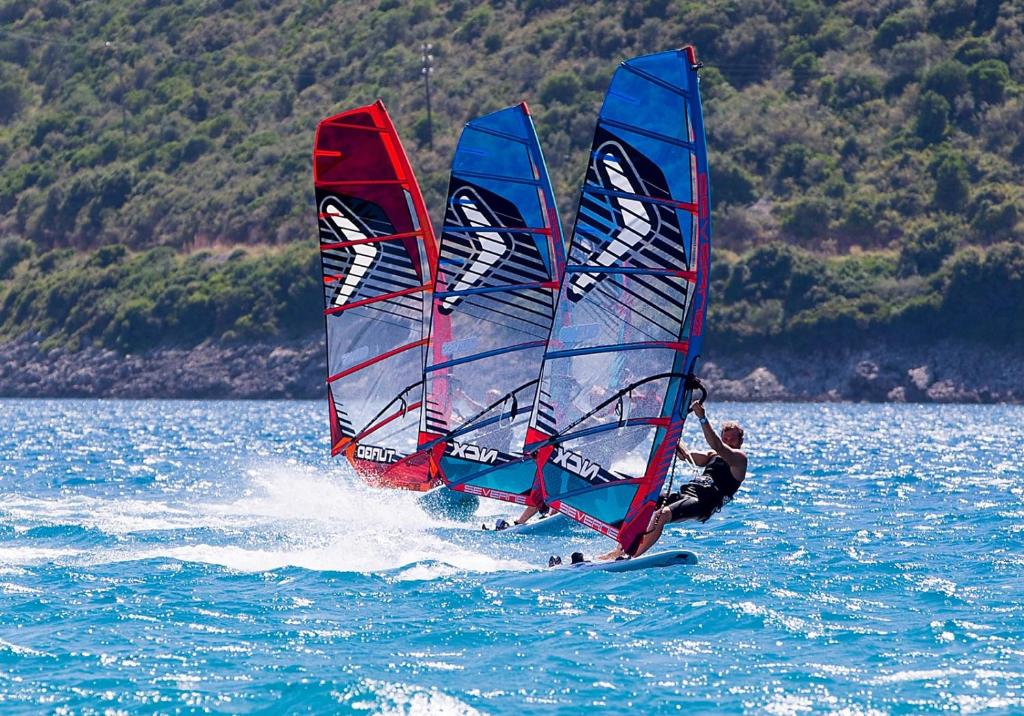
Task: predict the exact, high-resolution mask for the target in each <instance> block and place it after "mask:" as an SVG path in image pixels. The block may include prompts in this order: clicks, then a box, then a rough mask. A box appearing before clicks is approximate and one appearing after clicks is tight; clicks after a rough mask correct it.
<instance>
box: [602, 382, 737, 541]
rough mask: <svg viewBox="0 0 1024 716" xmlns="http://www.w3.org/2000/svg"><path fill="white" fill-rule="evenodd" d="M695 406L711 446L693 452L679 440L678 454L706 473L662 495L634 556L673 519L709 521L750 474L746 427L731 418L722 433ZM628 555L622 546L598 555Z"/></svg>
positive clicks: (658, 536)
mask: <svg viewBox="0 0 1024 716" xmlns="http://www.w3.org/2000/svg"><path fill="white" fill-rule="evenodd" d="M691 409H692V410H693V413H694V415H696V416H697V419H698V420H699V421H700V426H701V430H702V431H703V432H704V439H705V440H707V443H708V446H709V447H710V448H711V450H708V451H706V452H696V451H694V452H689V451H687V450H686V448H684V447H683V446H682V444H679V445H677V446H676V455H678V456H679V457H681V458H682V459H684V460H687V461H689V462H692V463H693V464H694V465H695V466H697V467H702V468H704V473H703V474H702V475H698V476H696V477H694V479H692V480H690V482H688V483H687V484H685V485H683V487H682V489H680V490H679V492H673V493H670V494H668V495H665V496H664V497H662V499H661V500H660V501H659V504H660V507H659V509H658V510H657V511H656V512H655V513H654V515H653V516H652V517H651V521H650V523H649V524H648V525H647V531H646V532H644V534H643V537H642V538H641V539H640V544H639V545H638V546H637V548H636V551H635V552H634V553H633V554H632V555H630V556H632V557H639V556H640V555H641V554H643V553H644V552H646V551H647V550H649V549H650V548H651V547H652V546H653V545H654V543H655V542H657V541H658V539H659V538H660V537H661V533H662V531H663V530H664V529H665V525H667V524H669V523H670V522H682V521H684V520H698V521H699V522H707V520H708V519H709V518H710V517H711V515H713V514H714V513H715V512H717V511H718V510H720V509H722V505H724V504H725V503H726V502H729V501H730V500H732V498H733V495H735V494H736V491H737V490H739V489H740V484H741V483H742V482H743V479H744V478H745V477H746V476H747V455H746V453H744V452H743V451H742V450H741V449H740V448H741V447H742V446H743V428H741V427H740V426H739V424H738V423H735V422H732V421H729V422H726V423H724V424H723V425H722V433H721V435H719V434H718V433H716V432H715V429H714V427H713V426H712V425H711V422H710V421H709V420H708V418H707V415H706V414H705V412H704V406H703V405H701V404H700V403H699V402H694V403H693V405H692V406H691ZM625 556H626V553H625V551H624V550H623V549H622V547H616V548H615V549H614V550H612V551H611V552H609V553H608V554H604V555H601V556H600V557H598V559H599V560H609V559H619V558H621V557H625Z"/></svg>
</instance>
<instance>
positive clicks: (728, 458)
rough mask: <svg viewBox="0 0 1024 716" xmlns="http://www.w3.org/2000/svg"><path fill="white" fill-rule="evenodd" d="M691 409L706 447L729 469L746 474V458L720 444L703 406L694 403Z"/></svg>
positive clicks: (720, 441) (720, 439) (719, 439)
mask: <svg viewBox="0 0 1024 716" xmlns="http://www.w3.org/2000/svg"><path fill="white" fill-rule="evenodd" d="M691 408H692V409H693V414H694V415H696V416H697V418H698V419H699V420H700V427H701V430H702V431H703V432H704V439H705V440H707V441H708V445H709V446H710V447H711V449H712V450H714V451H715V452H716V453H718V455H719V456H720V457H721V458H722V459H723V460H725V462H726V464H727V465H729V467H735V468H736V469H737V470H741V471H743V472H746V469H747V456H746V455H744V454H743V453H742V452H741V451H739V450H734V449H732V448H731V447H729V446H728V445H726V444H725V443H723V442H722V438H720V437H719V436H718V433H716V432H715V428H714V426H712V425H711V421H710V420H708V419H707V418H706V417H705V414H704V406H703V405H701V404H700V403H698V402H696V401H694V403H693V405H692V406H691Z"/></svg>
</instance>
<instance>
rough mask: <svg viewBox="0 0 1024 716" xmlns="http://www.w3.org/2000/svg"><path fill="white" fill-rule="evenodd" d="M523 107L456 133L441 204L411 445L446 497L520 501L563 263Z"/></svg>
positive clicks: (530, 482) (531, 473) (530, 473)
mask: <svg viewBox="0 0 1024 716" xmlns="http://www.w3.org/2000/svg"><path fill="white" fill-rule="evenodd" d="M564 251H565V249H564V245H563V237H562V231H561V225H560V223H559V219H558V213H557V210H556V206H555V201H554V196H553V192H552V189H551V182H550V179H549V178H548V173H547V168H546V166H545V164H544V157H543V155H542V153H541V149H540V144H539V142H538V141H537V135H536V131H535V129H534V126H533V121H532V119H531V117H530V113H529V110H528V109H527V107H526V105H525V104H520V105H517V106H514V107H508V108H506V109H504V110H501V111H499V112H494V113H492V114H489V115H486V116H484V117H480V118H478V119H474V120H472V121H471V122H469V123H468V124H466V126H465V128H464V129H463V131H462V135H461V137H460V138H459V143H458V146H457V148H456V150H455V157H454V159H453V162H452V171H451V178H450V182H449V185H448V193H447V197H446V200H445V214H444V228H443V230H442V233H441V241H440V248H439V261H438V270H437V275H436V280H435V291H434V295H433V309H432V318H431V321H432V325H431V331H430V340H429V347H428V351H427V362H426V367H425V373H424V375H425V378H424V380H425V385H426V393H425V394H426V402H425V405H424V410H423V418H422V424H421V433H420V447H421V449H424V450H428V451H429V452H430V453H431V456H432V462H433V467H434V469H435V470H436V472H437V474H438V476H439V477H440V478H441V479H442V480H443V481H444V483H445V484H446V485H447V486H448V487H449V488H451V489H453V490H456V491H460V492H467V493H471V494H477V495H482V496H485V497H492V498H497V499H503V500H509V501H513V502H519V503H525V502H526V501H528V500H529V499H530V494H531V492H532V491H533V490H534V488H535V474H536V470H535V466H534V464H533V462H532V460H530V459H529V458H524V456H523V445H524V443H525V441H526V431H527V427H528V424H529V420H530V413H531V409H532V408H533V405H534V402H535V397H536V393H537V388H538V385H539V381H538V377H539V368H540V364H541V359H542V356H543V354H544V348H545V345H546V342H547V339H548V336H549V334H550V329H551V322H552V319H553V316H554V307H555V300H556V296H557V293H558V287H559V284H558V280H559V277H560V275H561V273H562V267H563V265H564V262H565V255H564Z"/></svg>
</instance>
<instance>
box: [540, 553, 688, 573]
mask: <svg viewBox="0 0 1024 716" xmlns="http://www.w3.org/2000/svg"><path fill="white" fill-rule="evenodd" d="M693 564H697V555H695V554H694V553H693V552H687V551H686V550H682V549H672V550H668V551H666V552H654V553H652V554H645V555H643V556H642V557H634V558H633V559H620V560H617V561H612V562H578V563H577V564H569V562H568V561H565V562H564V563H562V564H560V565H556V566H555V569H597V570H601V571H603V572H633V571H636V570H638V569H651V568H655V567H679V566H683V565H693Z"/></svg>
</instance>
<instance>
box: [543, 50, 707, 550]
mask: <svg viewBox="0 0 1024 716" xmlns="http://www.w3.org/2000/svg"><path fill="white" fill-rule="evenodd" d="M698 67H699V66H698V64H697V61H696V56H695V53H694V51H693V48H689V47H688V48H685V49H683V50H678V51H672V52H662V53H658V54H654V55H647V56H644V57H637V58H634V59H631V60H628V61H626V62H624V63H622V64H621V65H620V66H619V68H618V69H617V71H616V72H615V75H614V77H613V78H612V82H611V86H610V87H609V88H608V93H607V96H606V97H605V101H604V104H603V106H602V107H601V112H600V115H599V118H598V122H597V128H596V130H595V132H594V140H593V144H592V147H591V151H590V160H589V163H588V167H587V176H586V179H585V182H584V185H583V188H582V191H581V194H580V199H579V209H578V212H577V217H576V224H575V226H574V229H573V233H572V238H571V241H570V245H569V251H568V258H567V264H566V269H565V277H564V280H563V281H562V286H561V292H560V294H559V297H558V308H557V313H556V317H555V322H554V326H555V328H554V330H553V331H552V334H551V339H550V341H549V342H548V345H547V349H546V351H545V354H544V364H543V369H542V378H541V388H540V392H539V394H538V396H539V397H538V402H537V409H536V411H535V412H534V416H533V419H532V422H531V429H532V430H531V432H532V433H533V437H534V439H533V440H532V441H531V444H530V445H528V446H527V449H528V450H530V451H532V452H536V455H537V463H538V468H539V470H540V472H541V479H540V492H541V498H542V499H543V500H544V501H545V502H547V503H548V504H549V505H550V506H551V507H553V508H554V509H557V510H558V511H560V512H562V513H564V514H566V515H567V516H569V517H571V518H573V519H575V520H577V521H579V522H582V523H583V524H585V525H587V526H589V527H591V528H593V529H596V530H598V531H600V532H602V533H604V534H606V535H608V536H610V537H612V538H613V539H616V540H618V541H619V542H620V544H622V545H623V546H624V547H626V548H627V549H629V548H630V547H631V546H632V545H633V544H635V543H636V541H637V540H638V539H639V536H640V535H641V533H642V532H643V531H644V530H645V529H646V525H647V522H648V520H649V519H650V516H651V515H652V514H653V511H654V507H655V501H656V499H657V497H658V495H659V494H660V491H661V488H662V485H663V482H664V480H665V477H666V474H667V472H668V470H669V468H670V465H671V461H672V455H673V448H674V446H675V444H676V442H677V441H678V439H679V435H680V432H681V431H682V427H683V421H684V419H685V417H686V411H687V407H688V405H689V400H690V394H691V386H692V383H691V381H690V378H692V377H693V375H694V371H695V369H696V363H697V359H698V357H699V356H700V354H701V350H702V346H703V333H704V331H703V329H704V315H705V310H706V307H707V289H708V272H709V269H710V260H711V214H710V201H709V192H708V179H707V176H708V170H707V147H706V144H705V138H704V124H703V115H702V111H701V103H700V93H699V88H698V81H697V70H698Z"/></svg>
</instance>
